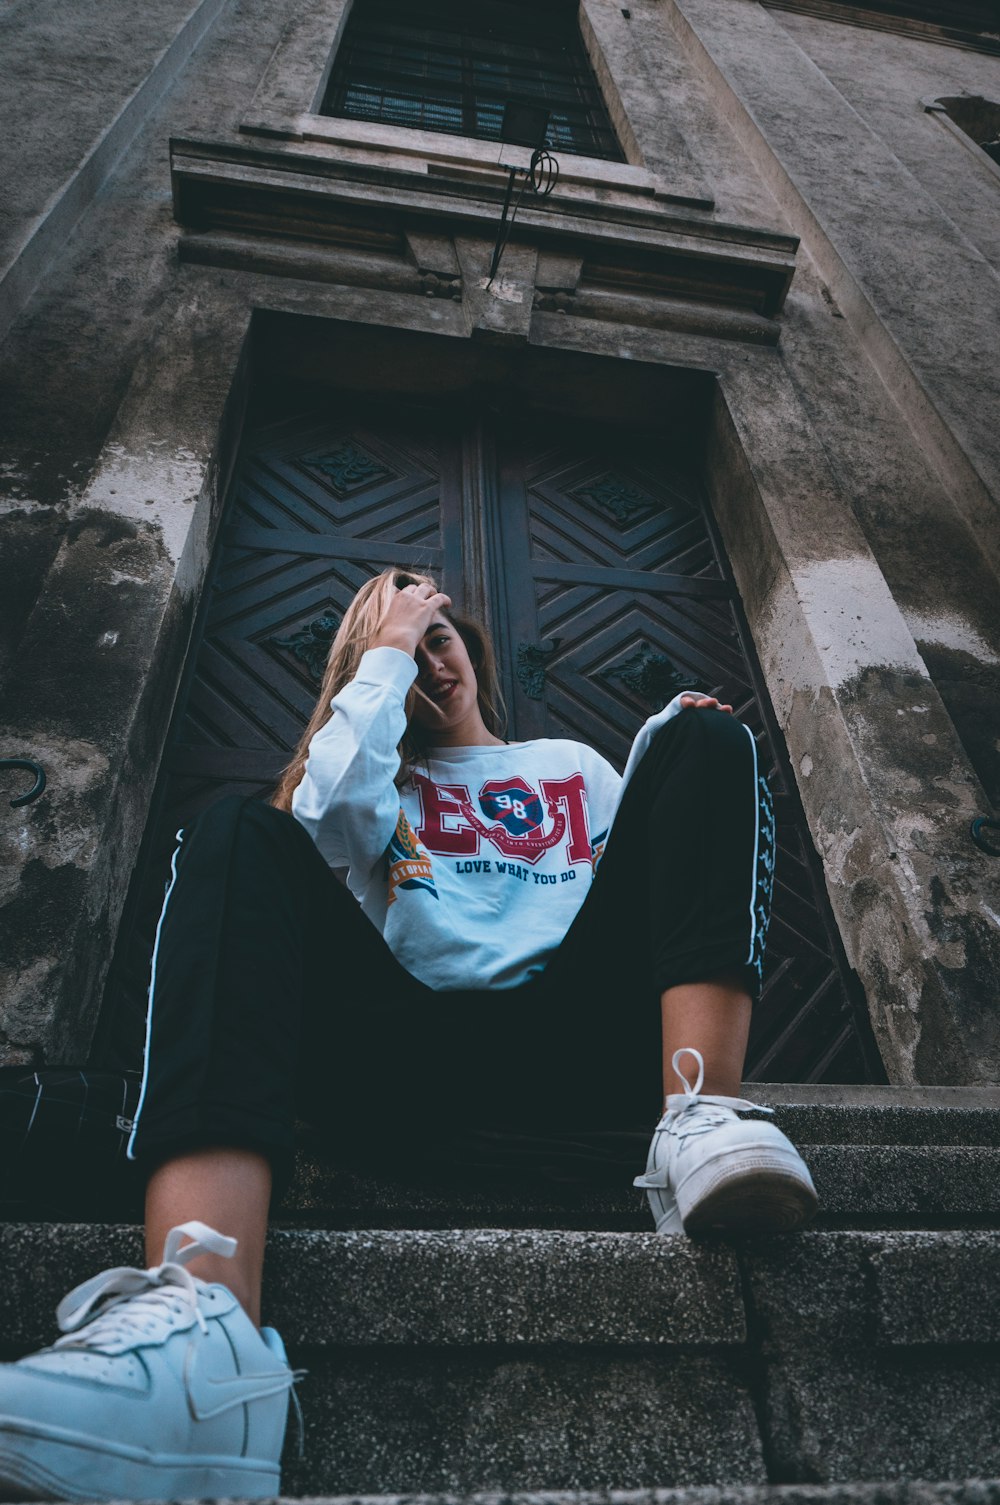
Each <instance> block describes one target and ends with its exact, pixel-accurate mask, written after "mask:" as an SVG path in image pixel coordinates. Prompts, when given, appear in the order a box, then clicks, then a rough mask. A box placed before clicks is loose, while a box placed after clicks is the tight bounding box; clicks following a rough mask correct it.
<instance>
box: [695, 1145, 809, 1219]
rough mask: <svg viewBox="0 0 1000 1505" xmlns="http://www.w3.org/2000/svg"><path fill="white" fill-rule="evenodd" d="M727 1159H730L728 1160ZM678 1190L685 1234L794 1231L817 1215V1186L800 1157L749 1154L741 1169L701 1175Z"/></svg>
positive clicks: (725, 1168)
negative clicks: (715, 1230)
mask: <svg viewBox="0 0 1000 1505" xmlns="http://www.w3.org/2000/svg"><path fill="white" fill-rule="evenodd" d="M725 1158H726V1159H729V1157H725ZM690 1181H695V1182H697V1185H696V1186H695V1185H691V1184H690V1182H689V1183H687V1184H685V1185H682V1186H680V1187H679V1188H678V1191H677V1205H678V1208H679V1209H680V1214H681V1219H682V1221H683V1224H684V1231H685V1233H688V1234H691V1233H706V1232H708V1231H710V1230H712V1229H723V1230H725V1231H727V1232H746V1233H790V1232H791V1231H792V1230H793V1229H795V1228H801V1227H803V1226H804V1225H805V1224H806V1223H808V1222H809V1221H810V1219H811V1218H812V1217H813V1216H814V1215H815V1213H816V1209H817V1207H818V1206H819V1202H818V1198H817V1196H816V1188H815V1187H814V1186H813V1184H812V1179H811V1177H810V1175H809V1172H808V1171H807V1170H806V1168H805V1166H804V1165H803V1164H802V1162H801V1160H799V1159H798V1156H796V1157H795V1160H791V1159H785V1158H784V1157H781V1156H777V1155H775V1154H773V1153H770V1154H758V1155H754V1154H747V1155H744V1156H741V1157H740V1160H739V1163H738V1164H737V1165H735V1166H734V1165H732V1164H731V1163H730V1164H729V1165H724V1164H722V1165H720V1166H719V1169H718V1170H717V1171H716V1172H714V1173H713V1172H712V1171H711V1169H709V1170H708V1173H707V1174H705V1173H704V1172H699V1174H698V1175H697V1176H694V1177H691V1178H690Z"/></svg>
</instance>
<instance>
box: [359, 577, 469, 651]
mask: <svg viewBox="0 0 1000 1505" xmlns="http://www.w3.org/2000/svg"><path fill="white" fill-rule="evenodd" d="M450 605H451V597H450V596H446V595H445V594H444V592H443V591H436V590H435V589H434V588H433V586H430V585H404V586H403V588H402V589H401V590H397V591H396V594H395V595H394V596H393V598H392V600H391V601H390V602H389V609H388V611H387V612H386V614H385V616H384V617H383V618H382V620H381V622H380V623H379V625H378V630H377V632H376V633H375V636H374V637H373V638H372V640H371V642H370V643H369V645H368V646H369V647H370V648H401V649H402V651H403V652H404V653H408V654H409V655H410V657H411V658H416V656H417V648H418V647H419V644H420V640H421V638H422V637H423V635H424V633H425V632H426V631H427V629H428V627H429V626H430V625H431V623H432V622H433V620H434V617H435V616H436V614H437V613H438V612H440V611H444V610H445V609H446V607H449V606H450Z"/></svg>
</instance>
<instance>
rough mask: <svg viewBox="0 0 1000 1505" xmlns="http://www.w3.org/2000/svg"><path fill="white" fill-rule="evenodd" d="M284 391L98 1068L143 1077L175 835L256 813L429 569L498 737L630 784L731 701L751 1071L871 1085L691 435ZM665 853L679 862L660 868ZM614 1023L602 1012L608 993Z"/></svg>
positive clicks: (483, 406) (232, 543)
mask: <svg viewBox="0 0 1000 1505" xmlns="http://www.w3.org/2000/svg"><path fill="white" fill-rule="evenodd" d="M277 401H279V399H277V398H272V399H271V400H270V401H269V403H268V405H267V407H266V409H264V410H262V411H261V412H260V413H259V414H258V415H257V416H256V417H255V418H253V419H252V421H251V422H250V423H249V425H248V430H247V433H246V437H245V440H244V444H243V449H242V454H241V458H240V461H239V464H238V467H237V472H236V477H235V481H234V484H233V487H232V492H231V495H230V498H229V501H228V503H227V509H226V515H225V517H224V520H223V527H222V532H221V536H220V540H219V543H218V546H217V549H216V556H215V560H214V563H213V568H212V571H211V575H210V579H209V583H208V587H207V590H206V593H205V600H204V603H203V608H202V611H201V615H200V622H199V626H198V630H197V633H196V638H195V641H194V644H193V646H192V650H191V653H190V657H189V663H188V668H187V672H186V676H185V683H184V686H183V688H182V693H181V696H180V699H179V703H178V708H177V712H176V714H175V717H174V722H173V726H172V729H171V733H170V737H169V743H168V747H167V749H166V753H165V757H164V763H163V768H162V771H161V775H160V780H159V785H158V789H157V794H156V798H155V800H154V805H153V808H152V811H151V816H150V823H149V829H148V831H147V835H146V840H145V842H144V846H143V851H142V853H141V855H140V861H139V865H138V869H137V872H136V875H135V879H134V882H133V885H132V892H131V894H130V898H129V903H128V906H127V910H126V915H125V918H124V921H123V925H122V930H121V935H120V938H119V945H118V949H117V954H116V957H115V961H114V965H113V967H112V973H111V978H110V982H109V989H108V997H107V1002H106V1009H105V1014H104V1024H103V1029H102V1036H101V1046H100V1049H101V1053H102V1055H103V1056H104V1058H105V1059H108V1060H114V1062H115V1064H135V1062H136V1061H137V1060H138V1057H139V1055H140V1053H141V1042H142V1035H143V1018H144V1013H145V998H146V988H147V980H148V972H149V959H150V955H151V951H152V943H153V936H154V932H155V927H156V921H157V917H158V914H159V909H160V905H161V903H162V897H163V891H164V883H165V881H166V877H167V874H168V870H169V860H170V854H171V852H172V850H173V847H174V833H175V832H176V831H177V829H178V828H179V827H181V826H183V825H184V824H186V823H187V822H188V821H190V820H191V818H192V817H193V816H194V815H195V814H196V813H197V812H198V811H199V810H201V809H202V808H204V807H205V806H206V805H208V804H210V803H211V802H213V801H214V800H216V799H218V798H220V797H221V796H222V795H224V794H226V793H230V792H233V791H240V792H244V793H250V794H255V795H259V796H261V797H263V798H266V797H267V795H268V793H269V792H270V790H271V789H272V788H273V786H274V783H275V781H276V778H277V775H278V773H279V771H280V770H281V768H282V767H283V766H284V764H285V763H286V762H287V760H288V757H289V755H290V753H291V751H292V749H293V748H294V747H295V745H296V743H297V741H298V738H299V736H300V734H301V729H302V727H303V725H304V723H305V722H306V720H307V718H308V716H309V715H310V713H311V711H312V708H313V705H314V703H315V698H316V693H317V688H318V683H319V678H320V675H321V673H322V669H323V665H324V663H325V659H326V654H327V650H328V647H329V643H330V639H331V637H332V634H333V632H334V631H335V630H336V627H337V624H338V623H339V621H340V618H341V616H342V614H343V612H344V610H345V608H346V606H347V605H348V603H349V601H350V600H351V598H352V596H353V595H354V593H355V592H356V591H357V589H358V588H359V587H360V586H361V585H362V584H363V583H364V582H365V581H366V580H368V579H370V578H371V576H372V575H374V574H376V573H378V572H379V571H380V570H381V569H383V568H385V567H386V566H387V565H390V564H398V565H401V566H410V567H413V568H419V569H421V570H426V571H428V572H429V573H431V574H433V575H435V576H437V577H438V578H439V580H440V581H441V582H442V585H443V588H444V589H445V590H447V591H448V593H449V594H450V595H451V596H452V598H453V599H454V601H455V603H456V605H460V606H462V607H463V608H464V609H466V610H469V611H472V612H474V613H476V614H478V615H479V616H481V617H482V618H484V619H485V620H486V622H487V623H488V625H489V626H490V627H491V629H492V631H493V634H494V636H495V640H496V644H497V649H498V656H499V660H500V664H501V669H502V680H503V692H504V696H505V700H506V704H507V707H508V711H509V733H508V734H509V735H510V736H511V737H514V738H525V737H534V736H543V735H553V736H568V737H573V738H576V739H578V740H580V741H584V742H588V743H590V744H591V745H593V746H595V747H597V748H598V749H599V750H600V751H601V752H602V753H604V754H605V756H606V757H607V758H609V759H610V761H611V762H612V763H614V764H615V765H616V766H618V767H619V768H620V767H622V766H623V764H624V761H625V758H626V756H627V754H628V749H629V747H630V745H631V742H632V738H633V735H634V733H635V731H636V729H637V727H638V726H639V725H640V723H641V722H642V721H643V720H644V719H645V717H646V716H647V715H649V714H650V712H651V711H652V710H654V709H658V708H659V707H660V706H661V705H662V704H664V702H665V701H667V700H668V699H670V697H671V696H672V695H674V694H675V693H676V691H677V690H678V689H681V688H684V687H697V688H700V689H703V690H706V691H709V692H711V693H713V694H716V695H718V696H719V698H720V699H722V700H724V701H728V702H731V703H732V704H733V706H734V707H735V709H736V713H737V714H738V715H739V716H740V717H741V719H742V720H744V721H745V722H746V723H747V724H748V725H749V726H750V727H751V728H752V730H753V732H754V735H755V736H756V738H757V741H758V745H759V751H760V757H761V766H762V767H764V768H766V769H767V770H768V772H769V775H770V778H771V781H772V788H773V789H774V792H775V796H776V816H777V839H778V864H777V876H776V889H775V901H774V916H773V920H772V926H771V932H770V939H769V943H768V951H767V959H766V972H765V986H764V992H763V996H762V999H761V1001H760V1004H759V1006H758V1009H757V1011H756V1015H755V1019H754V1025H753V1033H752V1039H751V1054H750V1060H749V1063H748V1065H749V1070H748V1076H749V1077H750V1078H753V1079H757V1080H771V1081H776V1080H778V1081H780V1080H787V1081H824V1080H825V1081H865V1080H871V1079H873V1078H874V1079H878V1078H879V1076H880V1071H879V1064H878V1057H877V1054H876V1053H875V1051H874V1046H873V1043H872V1041H871V1036H870V1031H869V1029H868V1025H867V1017H866V1013H865V1010H864V1003H863V1000H862V999H860V998H859V997H858V995H857V992H856V987H855V984H854V982H853V979H852V978H851V977H850V975H849V973H848V970H847V967H846V963H845V961H844V957H843V953H842V950H841V947H840V943H839V938H838V936H837V934H836V930H835V927H834V924H833V920H832V916H831V913H830V910H829V906H828V903H827V900H826V896H825V893H824V892H823V890H822V883H821V879H820V875H819V870H818V864H817V862H816V859H815V854H814V852H813V850H812V844H811V841H810V838H809V834H808V830H807V828H806V826H805V822H804V819H803V816H802V812H801V808H800V806H799V803H798V799H797V796H796V794H795V791H794V787H793V785H792V783H791V780H790V778H789V774H788V770H787V766H786V759H785V755H784V750H783V746H782V744H781V738H780V734H779V733H778V732H777V730H776V727H775V725H774V722H773V717H772V715H771V712H770V708H769V706H768V704H767V699H766V693H765V692H764V691H763V686H762V683H761V680H760V675H759V670H758V668H757V665H756V660H755V657H754V654H753V649H752V645H751V643H750V640H749V637H748V634H747V630H746V625H745V622H744V619H743V615H742V611H741V609H740V603H739V599H738V596H737V594H736V591H735V588H734V586H733V583H732V579H731V577H730V574H729V571H728V568H727V565H726V562H725V559H724V557H723V554H722V550H721V548H720V546H719V543H718V540H717V539H716V537H715V535H714V530H713V526H712V522H711V519H710V517H709V516H708V513H707V510H706V507H705V505H704V501H703V498H702V493H701V490H700V487H699V483H698V475H697V472H696V469H695V467H694V465H693V462H692V461H691V458H690V456H689V455H688V454H687V453H686V452H685V446H684V444H683V442H678V441H677V440H671V441H669V442H665V441H664V440H663V439H662V438H658V436H657V435H656V434H655V433H653V432H650V431H648V430H643V429H639V428H629V427H625V426H621V425H619V426H610V425H608V426H602V425H601V424H595V423H594V422H592V421H590V420H580V421H576V420H574V419H573V418H571V417H567V416H565V415H562V416H555V415H552V414H547V413H545V412H542V411H539V410H537V409H532V410H529V409H527V408H523V409H521V410H512V409H510V408H504V407H501V406H500V405H497V404H495V403H492V402H491V401H490V400H489V397H488V396H487V395H482V396H481V397H479V398H478V399H471V398H470V399H467V400H464V401H458V400H444V399H441V398H438V399H436V400H435V401H433V402H428V403H426V404H423V403H421V402H419V401H414V400H408V401H405V402H395V403H386V402H368V403H366V402H358V401H350V400H348V399H345V397H344V396H343V394H340V393H336V394H332V395H330V396H328V397H326V398H323V397H319V398H317V397H316V396H315V394H314V395H313V398H312V401H311V402H309V401H304V400H303V399H302V398H301V397H300V398H298V399H297V400H296V401H294V402H293V403H291V404H290V407H291V410H290V411H288V412H286V413H285V415H284V416H279V415H278V414H276V412H275V406H276V403H277ZM664 860H669V854H664ZM609 1006H613V1000H609Z"/></svg>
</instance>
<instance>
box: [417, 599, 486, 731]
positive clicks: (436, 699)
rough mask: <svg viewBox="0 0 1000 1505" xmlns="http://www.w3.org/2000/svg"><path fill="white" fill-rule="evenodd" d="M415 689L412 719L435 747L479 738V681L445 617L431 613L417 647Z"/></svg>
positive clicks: (455, 632)
mask: <svg viewBox="0 0 1000 1505" xmlns="http://www.w3.org/2000/svg"><path fill="white" fill-rule="evenodd" d="M416 660H417V690H418V691H419V692H420V693H419V694H418V695H417V697H416V700H415V703H414V707H413V711H412V713H411V714H412V718H413V720H414V721H415V722H416V723H417V725H418V726H419V727H421V728H422V729H423V730H424V731H425V732H426V733H428V734H429V735H430V737H431V738H432V740H433V741H434V742H435V743H436V744H437V745H439V746H447V745H448V744H451V745H452V746H454V747H461V746H464V745H466V744H467V743H473V742H476V741H478V740H479V735H480V733H481V732H482V730H483V718H482V715H481V713H480V710H479V684H478V682H477V680H476V671H475V668H474V666H473V663H472V660H471V658H470V657H469V650H468V648H466V646H465V642H464V640H463V638H462V635H461V633H460V632H459V631H458V629H457V628H456V627H455V626H454V625H453V624H452V623H451V622H449V621H448V619H447V617H444V616H442V615H440V613H439V614H438V615H436V616H435V618H434V620H433V622H432V623H431V625H430V627H428V629H427V631H426V632H425V633H424V635H423V638H422V639H421V641H420V644H419V646H418V647H417V652H416Z"/></svg>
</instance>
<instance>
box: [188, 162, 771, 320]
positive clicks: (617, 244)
mask: <svg viewBox="0 0 1000 1505" xmlns="http://www.w3.org/2000/svg"><path fill="white" fill-rule="evenodd" d="M171 170H172V180H173V193H174V212H175V216H176V218H177V220H178V222H179V224H180V225H181V226H182V227H183V230H184V235H183V237H182V240H181V256H182V258H183V259H184V260H187V261H192V262H199V263H201V264H207V265H213V266H225V267H231V268H235V269H244V270H248V271H254V272H265V273H268V274H270V275H274V276H280V277H294V278H297V279H303V280H306V281H317V282H324V283H334V284H336V283H340V284H344V285H352V286H362V287H369V288H372V289H382V290H385V291H391V292H395V293H412V294H414V295H417V296H421V297H426V296H430V297H436V298H444V299H449V300H452V299H453V300H456V301H462V302H463V306H464V307H465V308H466V312H467V320H468V324H469V332H470V333H477V332H478V333H485V334H488V335H491V336H492V337H495V338H511V339H518V338H527V335H528V324H529V323H530V317H531V313H532V310H533V309H540V310H542V311H545V312H562V313H566V314H568V315H571V316H577V317H583V318H591V319H598V320H602V321H606V322H611V323H621V324H625V325H640V326H643V325H645V326H649V327H654V328H674V329H682V330H684V331H686V332H689V333H696V334H697V333H704V334H707V335H711V336H712V337H714V338H729V339H735V340H748V341H751V342H753V343H756V344H774V343H776V342H777V339H778V336H779V334H780V324H779V322H778V320H779V315H780V313H781V309H782V306H783V304H784V301H785V297H786V295H787V292H788V288H789V285H790V283H791V279H792V276H793V273H794V270H795V252H796V249H797V246H798V239H797V237H795V236H790V235H786V234H783V233H780V232H776V231H771V230H762V229H759V228H756V227H751V226H745V225H731V224H725V223H720V222H718V221H716V220H713V219H711V218H710V217H709V216H708V214H707V213H706V214H699V213H698V212H697V211H690V210H689V211H686V212H685V211H683V210H680V209H679V208H678V207H677V206H674V205H671V206H667V205H664V204H663V203H661V202H658V201H656V200H655V199H651V198H649V197H645V196H640V195H636V196H635V197H636V199H637V200H638V201H637V202H627V196H625V195H622V194H619V195H616V196H615V198H614V201H608V200H607V199H605V198H602V197H596V196H595V197H591V196H588V195H587V194H585V193H582V192H580V191H579V190H577V191H574V192H573V193H572V195H570V194H566V195H560V194H559V193H558V192H557V193H554V194H553V195H552V196H551V197H550V198H547V199H545V200H543V201H534V202H529V201H525V202H524V203H522V204H521V206H520V210H519V213H518V217H517V222H516V226H515V229H514V231H513V234H512V236H511V241H510V247H509V251H508V252H507V253H505V260H504V262H503V263H502V268H501V275H500V276H499V277H498V278H497V280H496V282H495V283H494V285H493V287H492V288H491V289H487V287H486V282H487V278H486V276H485V273H486V271H487V269H488V262H489V252H490V250H491V248H492V245H493V241H494V238H495V236H496V231H497V227H498V224H499V218H500V207H501V203H502V199H503V194H504V189H505V187H506V173H505V172H504V171H503V170H502V169H501V168H499V167H498V168H497V169H496V170H495V171H493V172H491V171H488V170H486V169H483V168H479V169H477V170H475V171H474V172H472V171H470V172H466V171H464V170H461V169H459V168H456V169H455V170H454V171H448V172H445V171H444V170H443V169H440V168H439V169H437V170H434V171H431V170H430V168H429V167H428V166H427V165H426V164H425V165H424V167H423V168H422V169H421V170H419V171H418V170H407V169H406V168H401V167H398V166H397V167H393V168H390V167H387V166H385V165H382V164H377V165H376V164H372V163H365V162H356V161H346V160H343V159H339V158H331V157H330V155H329V153H328V151H327V150H326V149H325V148H318V147H315V146H310V145H309V144H308V143H306V144H296V145H291V144H289V143H285V142H275V143H268V144H266V145H262V144H260V143H254V144H245V143H242V142H240V143H228V144H219V143H213V142H203V141H194V140H187V139H176V140H174V141H172V142H171ZM480 252H482V254H480ZM481 274H482V275H481ZM484 295H486V296H484ZM494 304H495V305H497V306H496V307H494V306H493V305H494ZM515 310H516V312H515Z"/></svg>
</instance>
